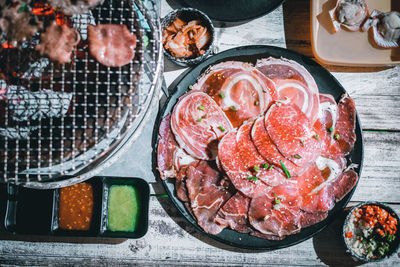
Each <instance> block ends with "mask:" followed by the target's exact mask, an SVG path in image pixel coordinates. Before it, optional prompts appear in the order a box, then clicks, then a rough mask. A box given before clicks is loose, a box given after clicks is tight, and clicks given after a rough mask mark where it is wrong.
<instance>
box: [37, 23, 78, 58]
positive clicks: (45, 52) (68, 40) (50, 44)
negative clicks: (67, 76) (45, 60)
mask: <svg viewBox="0 0 400 267" xmlns="http://www.w3.org/2000/svg"><path fill="white" fill-rule="evenodd" d="M80 40H81V38H80V35H79V33H78V31H77V30H76V29H74V28H70V27H68V26H67V25H66V24H64V25H62V26H59V25H57V23H56V22H55V21H53V22H52V24H51V25H49V26H48V27H47V28H46V31H45V32H44V33H42V34H41V35H40V43H39V44H38V45H37V46H36V47H35V49H36V50H37V51H39V53H40V55H42V56H47V57H49V58H50V59H51V60H52V61H55V62H58V63H60V64H64V63H69V62H71V55H72V51H73V50H74V49H75V48H76V46H77V44H78V43H79V42H80Z"/></svg>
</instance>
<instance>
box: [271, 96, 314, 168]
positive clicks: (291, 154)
mask: <svg viewBox="0 0 400 267" xmlns="http://www.w3.org/2000/svg"><path fill="white" fill-rule="evenodd" d="M265 127H266V129H267V132H268V134H269V136H270V137H271V140H272V142H273V143H274V144H275V145H276V147H277V148H278V150H279V152H280V153H281V154H282V155H283V156H284V157H286V158H287V159H289V160H290V161H292V162H293V163H295V164H296V165H297V166H306V165H307V164H309V163H310V162H313V161H315V159H316V158H317V157H318V156H319V155H320V154H321V140H319V137H318V136H316V134H315V133H314V132H313V130H312V124H311V122H310V120H309V119H308V118H307V117H306V116H305V115H304V113H303V112H301V110H300V109H299V108H298V107H297V106H296V105H294V104H292V103H290V102H289V103H286V104H284V103H279V102H278V103H276V104H274V105H272V106H271V108H270V109H269V110H268V112H267V114H266V115H265Z"/></svg>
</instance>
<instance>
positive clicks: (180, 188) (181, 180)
mask: <svg viewBox="0 0 400 267" xmlns="http://www.w3.org/2000/svg"><path fill="white" fill-rule="evenodd" d="M199 163H200V162H199V161H195V162H192V163H190V164H189V165H187V166H183V167H182V168H180V169H179V172H178V174H177V175H176V179H175V192H176V196H177V197H178V199H179V200H181V201H183V202H189V196H188V191H187V187H186V172H187V169H188V168H189V166H192V167H194V168H196V167H197V165H198V164H199Z"/></svg>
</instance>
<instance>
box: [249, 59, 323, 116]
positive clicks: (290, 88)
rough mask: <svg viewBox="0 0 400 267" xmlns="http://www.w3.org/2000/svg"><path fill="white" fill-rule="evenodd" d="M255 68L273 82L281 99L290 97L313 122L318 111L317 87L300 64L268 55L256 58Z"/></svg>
mask: <svg viewBox="0 0 400 267" xmlns="http://www.w3.org/2000/svg"><path fill="white" fill-rule="evenodd" d="M256 68H257V69H258V70H259V71H261V72H262V73H263V74H264V75H266V76H267V77H268V78H270V79H272V80H273V81H274V82H275V84H276V89H277V90H278V93H279V96H280V98H281V99H284V98H288V99H290V100H291V102H292V103H294V104H296V105H297V106H298V107H299V108H300V109H301V111H303V112H304V113H305V114H306V116H307V117H308V118H309V119H310V121H311V123H314V121H315V120H316V119H317V116H318V111H319V97H318V87H317V84H316V83H315V80H314V78H313V77H312V76H311V74H310V73H309V72H308V71H307V70H306V69H305V68H304V67H303V66H302V65H300V64H299V63H297V62H295V61H292V60H288V59H284V58H281V59H277V58H273V57H270V58H264V59H260V60H258V61H257V64H256Z"/></svg>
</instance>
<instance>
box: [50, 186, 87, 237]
mask: <svg viewBox="0 0 400 267" xmlns="http://www.w3.org/2000/svg"><path fill="white" fill-rule="evenodd" d="M92 214H93V188H92V185H91V184H87V183H80V184H76V185H72V186H68V187H65V188H62V189H61V190H60V201H59V213H58V225H59V227H60V229H64V230H89V228H90V224H91V221H92Z"/></svg>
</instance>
